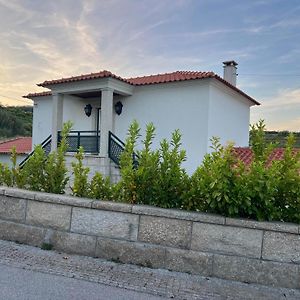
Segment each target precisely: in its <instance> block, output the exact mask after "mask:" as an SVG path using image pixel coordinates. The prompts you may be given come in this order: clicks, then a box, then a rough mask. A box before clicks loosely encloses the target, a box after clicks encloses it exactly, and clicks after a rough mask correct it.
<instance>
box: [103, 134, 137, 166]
mask: <svg viewBox="0 0 300 300" xmlns="http://www.w3.org/2000/svg"><path fill="white" fill-rule="evenodd" d="M124 149H125V144H124V142H123V141H121V140H120V139H119V138H118V137H117V136H116V135H114V134H113V133H112V132H110V131H109V133H108V157H109V158H110V159H111V160H112V161H113V162H114V163H115V164H116V165H118V166H120V156H121V154H122V152H123V151H124ZM138 158H139V157H138V155H137V154H136V153H133V157H132V163H133V166H134V167H135V168H137V167H138Z"/></svg>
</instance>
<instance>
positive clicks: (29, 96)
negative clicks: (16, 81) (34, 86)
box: [23, 91, 52, 99]
mask: <svg viewBox="0 0 300 300" xmlns="http://www.w3.org/2000/svg"><path fill="white" fill-rule="evenodd" d="M51 95H52V93H51V91H48V92H40V93H30V94H28V95H26V96H23V98H28V99H31V98H34V97H44V96H51Z"/></svg>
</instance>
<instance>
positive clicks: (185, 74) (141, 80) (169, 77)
mask: <svg viewBox="0 0 300 300" xmlns="http://www.w3.org/2000/svg"><path fill="white" fill-rule="evenodd" d="M109 77H110V78H115V79H118V80H121V81H123V82H126V83H128V84H131V85H136V86H139V85H149V84H159V83H168V82H176V81H185V80H195V79H206V78H215V79H216V80H218V81H220V82H222V83H223V84H225V85H227V86H228V87H230V88H231V89H233V90H235V91H236V92H238V93H239V94H241V95H242V96H244V97H245V98H247V99H248V100H250V101H251V102H253V103H254V104H256V105H260V103H259V102H257V101H256V100H255V99H253V98H252V97H250V96H249V95H247V94H246V93H244V92H243V91H241V90H240V89H238V88H237V87H236V86H233V85H232V84H230V83H229V82H228V81H226V80H224V79H223V78H221V77H220V76H218V75H217V74H215V73H214V72H199V71H175V72H171V73H164V74H156V75H148V76H142V77H132V78H122V77H120V76H118V75H115V74H113V73H112V72H110V71H106V70H104V71H100V72H97V73H90V74H85V75H79V76H74V77H66V78H60V79H55V80H46V81H44V82H42V83H39V84H38V86H41V87H48V86H50V85H53V84H62V83H69V82H76V81H83V80H91V79H99V78H109ZM50 95H51V92H44V93H33V94H28V95H26V96H23V97H24V98H29V99H31V98H33V97H41V96H50Z"/></svg>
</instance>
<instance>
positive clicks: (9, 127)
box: [0, 105, 32, 139]
mask: <svg viewBox="0 0 300 300" xmlns="http://www.w3.org/2000/svg"><path fill="white" fill-rule="evenodd" d="M31 131H32V107H31V106H8V107H4V106H1V105H0V139H1V137H2V138H7V137H14V136H30V135H31Z"/></svg>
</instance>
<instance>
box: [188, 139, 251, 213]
mask: <svg viewBox="0 0 300 300" xmlns="http://www.w3.org/2000/svg"><path fill="white" fill-rule="evenodd" d="M211 141H212V150H213V152H212V153H210V154H206V155H205V157H204V160H203V163H202V165H201V166H200V167H199V168H198V169H197V170H196V171H195V173H194V174H193V176H192V177H191V186H190V191H189V192H188V193H187V199H186V201H185V205H184V207H185V208H187V209H192V210H198V211H205V212H211V213H219V214H224V215H228V216H236V215H241V214H243V211H244V206H245V205H246V206H247V205H249V204H248V203H247V201H244V200H243V199H241V198H239V197H236V194H237V189H238V186H237V185H238V183H237V181H236V180H237V179H238V173H239V171H240V170H241V166H237V160H236V158H235V156H234V154H233V145H232V144H230V145H228V146H227V147H224V146H222V145H221V144H220V142H219V139H218V138H212V140H211Z"/></svg>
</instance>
